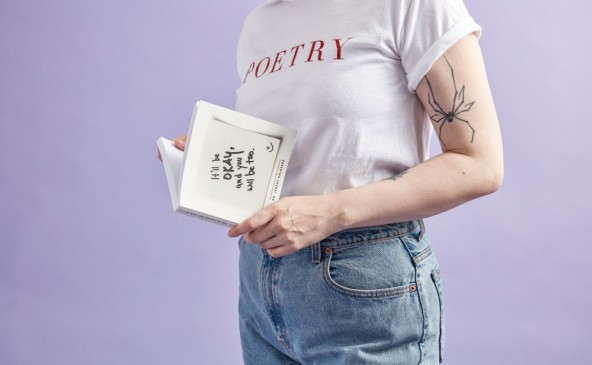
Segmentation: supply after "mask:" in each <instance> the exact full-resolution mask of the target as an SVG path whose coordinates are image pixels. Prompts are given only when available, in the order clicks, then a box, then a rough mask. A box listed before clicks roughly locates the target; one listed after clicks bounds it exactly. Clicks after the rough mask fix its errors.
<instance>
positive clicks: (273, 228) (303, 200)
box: [228, 195, 339, 258]
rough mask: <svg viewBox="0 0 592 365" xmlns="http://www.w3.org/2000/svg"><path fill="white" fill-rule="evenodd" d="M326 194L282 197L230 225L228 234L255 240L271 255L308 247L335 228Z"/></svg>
mask: <svg viewBox="0 0 592 365" xmlns="http://www.w3.org/2000/svg"><path fill="white" fill-rule="evenodd" d="M337 217H338V214H337V209H336V205H335V203H334V202H333V200H332V198H331V196H330V195H319V196H296V197H287V198H282V199H280V200H279V201H277V202H275V203H273V204H270V205H268V206H267V207H265V208H263V209H261V210H260V211H259V212H257V213H255V214H254V215H253V216H251V217H250V218H248V219H246V220H245V221H243V222H241V223H240V224H238V225H236V226H234V227H233V228H232V229H230V231H228V235H229V236H230V237H238V236H240V235H243V238H244V240H245V241H247V242H248V243H257V244H259V246H261V248H263V249H266V250H267V252H268V253H269V254H270V255H271V256H272V257H276V258H277V257H281V256H285V255H288V254H290V253H292V252H296V251H298V250H300V249H302V248H304V247H308V246H310V245H312V244H314V243H316V242H319V241H321V240H322V239H324V238H326V237H328V236H329V235H331V234H333V233H335V232H337V231H338V230H339V228H338V224H337Z"/></svg>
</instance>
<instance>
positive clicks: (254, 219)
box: [228, 208, 274, 243]
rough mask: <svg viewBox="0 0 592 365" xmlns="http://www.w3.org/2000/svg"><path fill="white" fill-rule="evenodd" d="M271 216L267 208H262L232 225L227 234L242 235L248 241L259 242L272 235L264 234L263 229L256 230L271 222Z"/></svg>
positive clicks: (232, 235) (231, 235)
mask: <svg viewBox="0 0 592 365" xmlns="http://www.w3.org/2000/svg"><path fill="white" fill-rule="evenodd" d="M273 217H274V215H273V213H272V212H271V211H270V210H269V209H267V208H264V209H262V210H260V211H259V212H258V213H255V215H253V216H251V217H250V218H248V219H246V220H245V221H243V222H241V223H239V224H237V225H236V226H234V227H232V228H231V229H230V230H229V231H228V236H229V237H238V236H241V235H243V236H244V237H243V238H244V239H245V241H247V242H249V243H255V242H261V241H264V240H266V239H269V238H270V237H271V236H272V235H271V234H266V233H265V232H262V231H263V230H260V232H257V230H258V229H259V228H262V227H263V226H265V225H266V224H267V223H269V222H271V220H272V219H273ZM263 228H264V227H263Z"/></svg>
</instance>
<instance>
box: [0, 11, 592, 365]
mask: <svg viewBox="0 0 592 365" xmlns="http://www.w3.org/2000/svg"><path fill="white" fill-rule="evenodd" d="M258 2H259V1H257V0H241V1H236V2H234V1H230V0H216V1H210V2H208V3H207V4H204V2H198V1H195V0H194V1H189V0H179V1H164V0H142V1H140V0H117V1H115V0H103V1H93V2H91V1H80V0H77V1H75V0H54V1H51V2H48V1H40V0H19V1H8V0H0V146H2V152H1V153H0V174H1V175H0V176H1V178H0V363H1V364H7V365H17V364H18V365H20V364H23V365H33V364H60V365H69V364H72V365H73V364H87V365H92V364H146V365H148V364H238V363H240V348H239V341H238V334H237V332H238V329H237V324H236V322H237V314H236V300H237V289H238V284H237V271H236V262H237V250H236V244H235V242H234V241H232V240H229V239H226V238H225V230H224V229H222V228H218V227H215V226H211V225H208V224H206V223H201V222H199V221H196V220H193V219H191V218H186V217H183V216H179V215H175V214H173V213H172V212H171V208H170V202H169V200H168V193H167V191H166V182H165V179H164V175H163V172H162V167H161V165H160V163H159V162H158V161H157V160H156V157H155V143H154V142H155V140H156V138H157V137H158V136H160V135H166V136H175V135H177V134H181V133H183V132H184V131H185V130H186V128H187V123H188V119H189V116H190V113H191V109H192V106H193V102H194V101H195V100H196V99H206V100H209V101H212V102H215V103H219V104H222V105H226V106H232V105H233V98H234V87H235V86H236V85H237V83H238V78H237V77H236V76H235V69H234V49H235V44H236V40H237V37H238V34H239V31H240V25H241V22H242V19H243V17H244V16H245V15H246V13H247V12H248V10H249V9H250V8H252V7H253V6H255V5H256V4H257V3H258ZM466 3H467V6H468V7H469V9H470V10H471V12H472V13H473V16H474V17H475V18H476V19H477V20H478V21H479V22H480V23H481V24H482V25H483V26H484V28H485V32H484V35H483V38H482V46H483V51H484V53H485V57H486V60H487V64H488V69H489V75H490V79H491V83H492V88H493V92H494V94H495V97H496V102H497V107H498V112H499V116H500V119H501V122H502V125H503V133H504V141H505V150H506V180H505V184H504V186H503V188H502V189H501V191H499V192H498V193H497V194H495V195H493V196H490V197H486V198H483V199H481V200H479V201H475V202H472V203H469V204H467V205H465V206H463V207H461V208H459V209H456V210H455V211H453V212H449V213H446V214H443V215H441V216H440V217H437V218H433V219H429V220H428V232H429V234H430V236H431V239H432V241H433V243H434V246H435V247H436V250H437V252H438V254H439V259H440V261H441V265H442V267H443V274H444V275H445V286H446V290H447V296H446V310H447V321H448V338H447V344H448V347H447V360H446V363H448V364H456V365H465V364H466V365H474V364H481V365H487V364H492V365H493V364H496V365H498V364H535V363H536V364H572V365H574V364H587V363H589V356H586V355H587V350H588V343H589V339H590V338H592V330H591V329H590V327H591V325H592V315H591V314H590V311H589V308H590V307H592V285H591V284H590V277H591V276H592V268H591V265H590V264H589V261H590V256H591V254H592V249H591V248H590V243H592V240H591V239H590V238H589V234H588V232H587V231H586V229H587V226H588V224H589V219H590V218H591V217H592V214H591V208H590V206H591V204H592V201H591V198H590V192H589V183H587V181H589V180H590V177H591V171H590V168H591V164H590V158H589V153H590V151H591V149H590V147H589V145H590V144H589V142H588V139H589V138H590V137H589V136H590V132H592V127H591V124H590V123H589V122H588V121H587V120H585V119H584V118H586V117H588V116H589V114H590V112H589V104H590V101H591V100H592V95H591V92H590V87H589V85H588V84H589V83H590V80H592V77H591V76H592V75H591V71H590V66H589V63H590V59H592V57H591V56H592V54H591V53H592V44H591V40H590V33H589V29H587V28H586V27H585V26H584V24H586V23H587V22H588V16H587V14H589V13H590V11H591V10H592V6H591V5H589V2H586V1H583V0H582V1H577V0H538V1H535V0H522V1H516V0H497V1H487V2H483V1H477V0H467V1H466Z"/></svg>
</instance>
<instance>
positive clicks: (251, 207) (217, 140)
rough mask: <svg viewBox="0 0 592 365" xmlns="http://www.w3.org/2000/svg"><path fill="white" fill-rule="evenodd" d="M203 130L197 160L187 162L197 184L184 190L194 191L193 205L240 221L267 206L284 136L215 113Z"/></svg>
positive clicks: (190, 173)
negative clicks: (228, 120) (258, 130)
mask: <svg viewBox="0 0 592 365" xmlns="http://www.w3.org/2000/svg"><path fill="white" fill-rule="evenodd" d="M202 133H205V136H206V138H205V139H204V140H203V143H202V145H201V151H199V157H198V159H197V164H196V165H195V166H190V165H185V173H186V174H187V173H188V174H189V175H192V178H190V179H189V181H192V183H193V184H195V185H196V186H183V191H188V192H189V191H190V192H191V194H192V195H193V196H192V199H191V200H192V205H194V207H193V208H192V209H195V210H197V211H200V212H203V213H206V214H211V215H214V216H217V215H223V216H228V217H234V218H233V220H236V221H237V223H238V222H240V221H241V220H243V219H245V218H247V217H249V216H250V215H251V214H253V213H255V212H256V211H257V210H259V209H261V208H263V206H264V202H265V197H266V192H267V188H268V185H269V181H270V178H271V174H272V171H273V167H274V163H275V159H276V157H277V153H278V150H279V146H280V142H281V140H280V139H278V138H275V137H271V136H267V135H264V134H259V133H256V132H252V131H249V130H246V129H243V128H240V127H237V126H234V125H231V124H228V123H225V122H224V121H222V120H220V119H218V118H215V117H211V116H210V117H209V118H208V120H207V122H206V128H205V130H202ZM192 147H193V146H192ZM194 161H195V160H194ZM184 181H185V178H184Z"/></svg>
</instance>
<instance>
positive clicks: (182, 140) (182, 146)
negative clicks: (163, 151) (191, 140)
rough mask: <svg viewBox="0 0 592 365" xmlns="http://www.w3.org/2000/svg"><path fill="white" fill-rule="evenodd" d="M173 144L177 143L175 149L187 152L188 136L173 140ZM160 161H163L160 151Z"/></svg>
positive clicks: (183, 135)
mask: <svg viewBox="0 0 592 365" xmlns="http://www.w3.org/2000/svg"><path fill="white" fill-rule="evenodd" d="M173 142H174V143H175V147H177V148H178V149H180V150H181V151H185V142H187V135H186V134H182V135H180V136H179V137H177V138H175V139H173ZM158 159H159V160H160V161H162V156H161V155H160V151H158Z"/></svg>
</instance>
